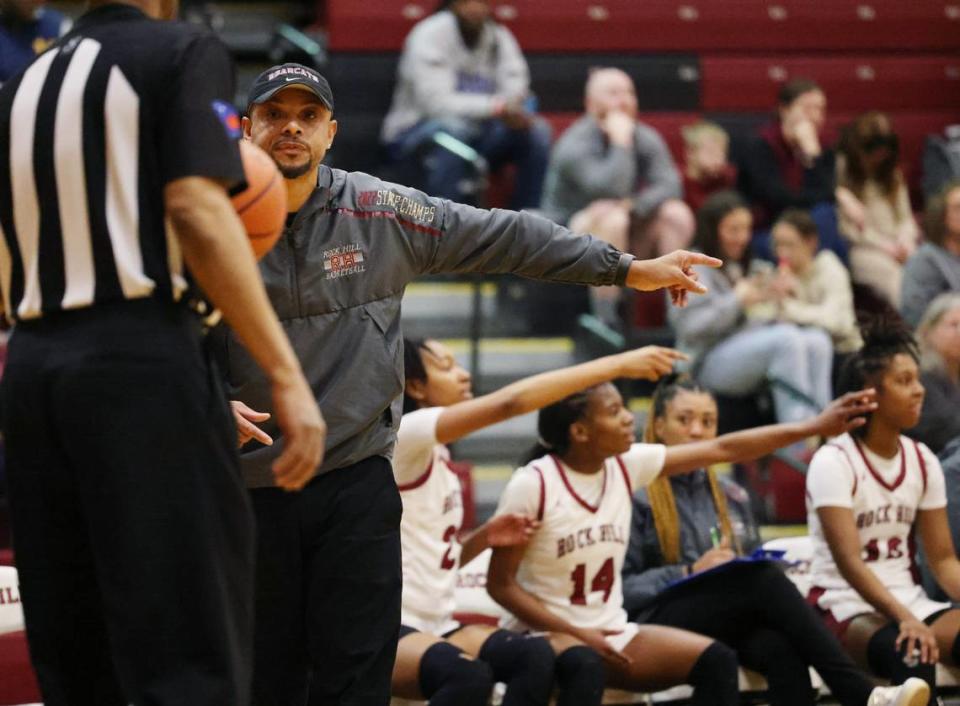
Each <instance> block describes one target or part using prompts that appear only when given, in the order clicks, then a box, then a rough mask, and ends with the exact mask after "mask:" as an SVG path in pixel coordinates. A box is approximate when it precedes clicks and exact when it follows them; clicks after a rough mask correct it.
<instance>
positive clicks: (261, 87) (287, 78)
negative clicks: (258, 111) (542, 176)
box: [247, 63, 333, 113]
mask: <svg viewBox="0 0 960 706" xmlns="http://www.w3.org/2000/svg"><path fill="white" fill-rule="evenodd" d="M291 86H296V87H297V88H303V89H305V90H307V91H310V92H311V93H312V94H313V95H315V96H316V97H317V98H319V99H320V102H321V103H323V104H324V105H325V106H326V107H327V109H328V110H329V111H330V112H333V91H331V90H330V84H329V83H327V79H325V78H324V77H323V76H321V75H320V74H319V73H317V72H316V71H315V70H313V69H311V68H310V67H309V66H304V65H303V64H294V63H289V64H281V65H280V66H273V67H271V68H269V69H267V70H266V71H264V72H263V73H262V74H260V75H259V76H257V79H256V80H255V81H254V82H253V86H251V87H250V99H249V100H248V101H247V112H248V113H249V112H250V106H252V105H253V104H254V103H263V102H264V101H268V100H270V99H271V98H272V97H273V96H274V95H275V94H276V93H277V92H278V91H281V90H283V89H284V88H289V87H291Z"/></svg>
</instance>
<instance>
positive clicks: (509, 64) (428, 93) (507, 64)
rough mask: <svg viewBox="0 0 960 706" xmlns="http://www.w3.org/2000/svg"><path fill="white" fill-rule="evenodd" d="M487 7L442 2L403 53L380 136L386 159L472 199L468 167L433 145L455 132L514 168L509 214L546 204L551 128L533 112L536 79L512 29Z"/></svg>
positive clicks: (439, 191) (452, 194)
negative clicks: (416, 163)
mask: <svg viewBox="0 0 960 706" xmlns="http://www.w3.org/2000/svg"><path fill="white" fill-rule="evenodd" d="M490 5H491V3H490V2H489V0H443V2H441V4H440V8H439V9H438V11H437V12H436V13H435V14H433V15H431V16H430V17H428V18H426V19H424V20H422V21H421V22H419V23H417V25H416V26H415V27H414V28H413V29H412V30H411V31H410V34H409V35H408V36H407V39H406V41H405V42H404V46H403V55H402V56H401V58H400V63H399V67H398V69H397V87H396V89H395V90H394V94H393V105H392V106H391V108H390V112H389V113H388V114H387V117H386V119H385V120H384V123H383V130H382V134H381V139H382V141H383V143H384V145H385V146H386V151H387V154H388V157H389V158H391V159H392V160H394V161H399V162H405V161H409V160H416V159H420V158H421V156H422V165H423V168H424V170H425V178H426V184H425V191H426V192H427V193H429V194H430V195H432V196H440V197H443V198H449V199H452V200H455V201H464V200H469V199H470V198H471V197H470V193H469V189H468V188H465V184H466V183H467V182H469V181H470V178H471V169H473V168H474V167H472V166H471V165H470V163H469V162H468V161H467V158H466V156H465V155H462V154H457V153H455V152H453V151H451V150H449V149H447V148H446V147H442V146H440V145H438V144H436V143H435V142H434V141H433V138H434V136H436V135H437V134H438V133H447V134H449V135H451V136H453V137H455V138H457V139H458V140H460V141H462V142H465V143H467V144H468V145H470V146H471V147H472V148H473V149H474V150H476V152H477V153H479V155H480V156H481V157H482V158H483V159H484V160H485V161H486V162H487V163H488V164H489V166H490V167H491V168H492V169H494V170H496V169H498V168H499V167H500V166H502V165H504V164H506V163H513V164H515V165H516V168H517V171H516V177H515V180H514V190H513V195H512V197H511V200H510V207H511V208H513V209H515V210H520V209H523V208H536V207H537V206H539V205H540V197H541V193H542V190H543V176H544V172H545V170H546V167H547V159H548V157H549V153H550V139H551V135H550V127H549V126H548V125H547V123H546V121H544V120H543V119H542V118H539V117H537V116H536V115H535V114H534V113H533V112H532V103H533V99H532V96H531V95H530V72H529V69H528V68H527V62H526V60H525V59H524V57H523V54H522V53H521V51H520V47H519V45H518V44H517V40H516V39H515V38H514V36H513V34H511V33H510V30H509V29H507V28H506V27H504V26H503V25H500V24H498V23H496V22H494V21H493V19H492V18H491V16H490V14H491V7H490Z"/></svg>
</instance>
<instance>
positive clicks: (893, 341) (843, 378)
mask: <svg viewBox="0 0 960 706" xmlns="http://www.w3.org/2000/svg"><path fill="white" fill-rule="evenodd" d="M860 333H861V335H862V336H863V348H861V349H860V350H859V351H857V352H856V353H854V354H852V355H851V356H850V357H849V358H847V360H846V361H844V363H843V365H842V366H841V368H840V374H839V377H838V378H837V396H842V395H845V394H846V393H848V392H855V391H856V390H862V389H863V388H865V387H875V386H876V385H877V384H878V383H879V379H880V376H881V375H883V372H884V371H885V370H886V369H887V366H888V365H890V361H891V360H892V359H893V357H894V356H895V355H897V354H899V353H904V354H906V355H909V356H910V357H911V358H913V359H914V360H915V361H917V363H918V364H919V362H920V354H919V351H918V349H917V342H916V339H914V337H913V333H912V332H911V331H910V328H909V327H908V326H907V324H906V323H905V322H904V321H903V319H901V318H900V317H899V316H893V315H889V314H887V315H881V316H877V317H874V318H872V319H870V320H869V321H867V322H866V323H865V324H864V325H863V326H861V328H860ZM866 417H867V423H866V424H864V425H863V426H861V427H859V428H857V429H854V430H853V431H851V432H850V433H851V434H855V435H856V436H864V435H865V434H866V433H867V429H868V427H869V426H870V415H869V414H867V415H866Z"/></svg>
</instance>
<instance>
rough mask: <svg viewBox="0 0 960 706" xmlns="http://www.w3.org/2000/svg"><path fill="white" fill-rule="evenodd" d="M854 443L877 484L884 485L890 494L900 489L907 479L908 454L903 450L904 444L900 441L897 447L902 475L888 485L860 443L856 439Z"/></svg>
mask: <svg viewBox="0 0 960 706" xmlns="http://www.w3.org/2000/svg"><path fill="white" fill-rule="evenodd" d="M853 443H854V444H856V446H857V451H859V452H860V458H862V459H863V463H864V464H865V465H866V467H867V470H868V471H870V475H872V476H873V477H874V479H875V480H876V481H877V483H879V484H880V485H882V486H883V487H884V488H886V489H887V490H889V491H890V492H893V491H894V490H896V489H897V488H899V487H900V484H901V483H903V479H904V478H906V477H907V453H906V452H905V451H904V450H903V443H902V442H901V441H900V440H899V439H898V440H897V446H898V447H899V449H900V475H898V476H897V477H896V480H894V481H893V483H892V484H891V483H887V481H885V480H884V479H883V476H881V475H880V474H879V473H878V472H877V469H876V468H874V467H873V464H872V463H870V459H868V458H867V455H866V454H865V453H864V452H863V449H862V448H861V447H860V442H859V441H857V440H856V439H854V440H853Z"/></svg>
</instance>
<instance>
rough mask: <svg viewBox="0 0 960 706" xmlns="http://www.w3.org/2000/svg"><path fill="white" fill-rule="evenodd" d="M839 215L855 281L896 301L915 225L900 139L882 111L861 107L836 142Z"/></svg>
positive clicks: (914, 244) (914, 241) (896, 304)
mask: <svg viewBox="0 0 960 706" xmlns="http://www.w3.org/2000/svg"><path fill="white" fill-rule="evenodd" d="M837 152H838V154H837V189H836V197H837V215H838V220H839V227H840V232H841V233H842V234H843V235H844V236H845V237H846V238H847V240H848V241H849V242H850V269H851V271H852V273H853V281H854V282H856V283H858V284H864V285H867V286H869V287H871V288H872V289H874V290H875V291H876V292H877V293H878V294H880V295H882V296H883V297H884V299H886V300H887V301H888V302H890V304H891V305H893V306H894V307H899V306H900V287H901V281H902V278H903V275H902V270H903V263H905V262H906V261H907V258H909V257H910V255H912V254H913V251H914V250H916V247H917V237H918V234H919V230H918V228H917V224H916V221H915V220H914V218H913V211H912V210H911V208H910V197H909V194H908V193H907V185H906V181H905V180H904V178H903V171H902V170H901V168H900V162H899V139H898V137H897V134H896V133H895V132H894V131H893V126H892V125H891V123H890V119H889V118H888V117H887V116H886V115H884V114H883V113H880V112H877V111H871V112H868V113H864V114H863V115H861V116H859V117H858V118H856V119H855V120H854V121H853V122H852V123H851V124H849V125H848V126H847V127H846V128H845V129H844V131H843V134H842V136H841V138H840V144H839V145H838V148H837Z"/></svg>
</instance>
